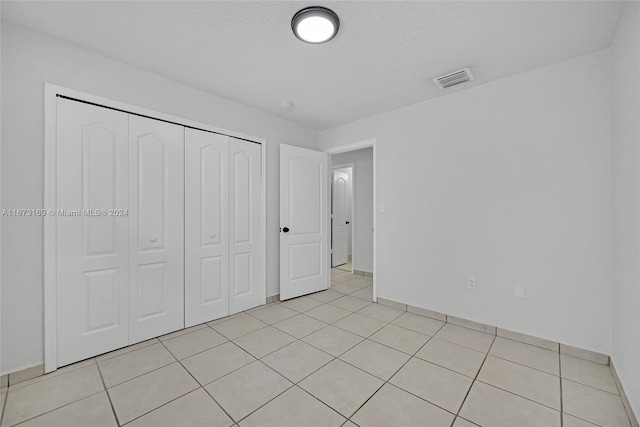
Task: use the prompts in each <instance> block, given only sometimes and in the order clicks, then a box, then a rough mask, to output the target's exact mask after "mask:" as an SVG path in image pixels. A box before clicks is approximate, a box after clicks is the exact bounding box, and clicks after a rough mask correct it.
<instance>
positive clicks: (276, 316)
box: [251, 304, 298, 325]
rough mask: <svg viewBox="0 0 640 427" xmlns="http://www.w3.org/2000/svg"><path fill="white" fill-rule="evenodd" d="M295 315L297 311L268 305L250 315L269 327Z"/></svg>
mask: <svg viewBox="0 0 640 427" xmlns="http://www.w3.org/2000/svg"><path fill="white" fill-rule="evenodd" d="M296 314H298V312H297V311H295V310H292V309H290V308H287V307H285V306H283V305H281V304H270V305H269V306H267V307H266V308H264V309H262V310H259V311H256V312H254V313H251V315H252V316H253V317H256V318H258V319H259V320H262V321H263V322H265V323H268V324H270V325H272V324H274V323H278V322H281V321H283V320H284V319H288V318H290V317H293V316H295V315H296Z"/></svg>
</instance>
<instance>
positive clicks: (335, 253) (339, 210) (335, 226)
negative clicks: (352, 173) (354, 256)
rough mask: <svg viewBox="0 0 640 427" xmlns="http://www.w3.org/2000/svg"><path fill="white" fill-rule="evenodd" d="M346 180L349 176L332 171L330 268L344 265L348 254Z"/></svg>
mask: <svg viewBox="0 0 640 427" xmlns="http://www.w3.org/2000/svg"><path fill="white" fill-rule="evenodd" d="M348 179H349V175H347V174H346V173H345V172H340V171H337V170H334V171H333V186H332V190H331V201H332V202H331V212H332V213H333V215H332V219H331V267H337V266H339V265H342V264H346V263H347V261H348V254H347V252H349V226H348V225H349V221H348V220H347V217H348V215H347V210H348V206H347V203H348V200H347V199H348V197H347V193H348V189H347V187H348V185H349V184H348Z"/></svg>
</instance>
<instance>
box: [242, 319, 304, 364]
mask: <svg viewBox="0 0 640 427" xmlns="http://www.w3.org/2000/svg"><path fill="white" fill-rule="evenodd" d="M293 341H295V338H293V337H292V336H291V335H289V334H285V333H284V332H282V331H281V330H279V329H276V328H274V327H273V326H269V327H266V328H263V329H260V330H258V331H255V332H251V333H250V334H247V335H243V336H241V337H240V338H237V339H235V340H233V342H235V343H236V344H237V345H239V346H240V347H242V348H243V349H244V350H245V351H246V352H248V353H249V354H251V355H252V356H253V357H256V358H258V359H260V358H261V357H264V356H266V355H267V354H269V353H272V352H274V351H276V350H277V349H279V348H282V347H284V346H285V345H287V344H290V343H291V342H293Z"/></svg>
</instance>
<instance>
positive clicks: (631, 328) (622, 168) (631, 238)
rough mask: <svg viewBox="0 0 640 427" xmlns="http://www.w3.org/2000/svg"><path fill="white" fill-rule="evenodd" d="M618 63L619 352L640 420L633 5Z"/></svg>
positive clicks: (619, 366)
mask: <svg viewBox="0 0 640 427" xmlns="http://www.w3.org/2000/svg"><path fill="white" fill-rule="evenodd" d="M612 60H613V349H612V354H611V358H612V360H613V363H614V365H615V367H616V370H617V372H618V375H619V377H620V380H621V382H622V385H623V386H624V389H625V391H626V393H627V395H628V397H629V401H630V402H631V405H632V407H633V408H634V411H635V413H636V415H637V416H640V364H639V362H640V4H639V3H637V2H627V4H626V5H625V9H624V11H623V12H622V15H621V17H620V21H619V24H618V29H617V31H616V35H615V39H614V42H613V45H612Z"/></svg>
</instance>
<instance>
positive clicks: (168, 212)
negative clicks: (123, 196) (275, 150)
mask: <svg viewBox="0 0 640 427" xmlns="http://www.w3.org/2000/svg"><path fill="white" fill-rule="evenodd" d="M183 250H184V127H182V126H179V125H175V124H172V123H167V122H163V121H159V120H153V119H148V118H145V117H140V116H135V115H130V116H129V343H130V344H133V343H136V342H139V341H143V340H146V339H149V338H153V337H157V336H159V335H162V334H166V333H168V332H172V331H175V330H178V329H182V328H184V270H183V268H184V253H183Z"/></svg>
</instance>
